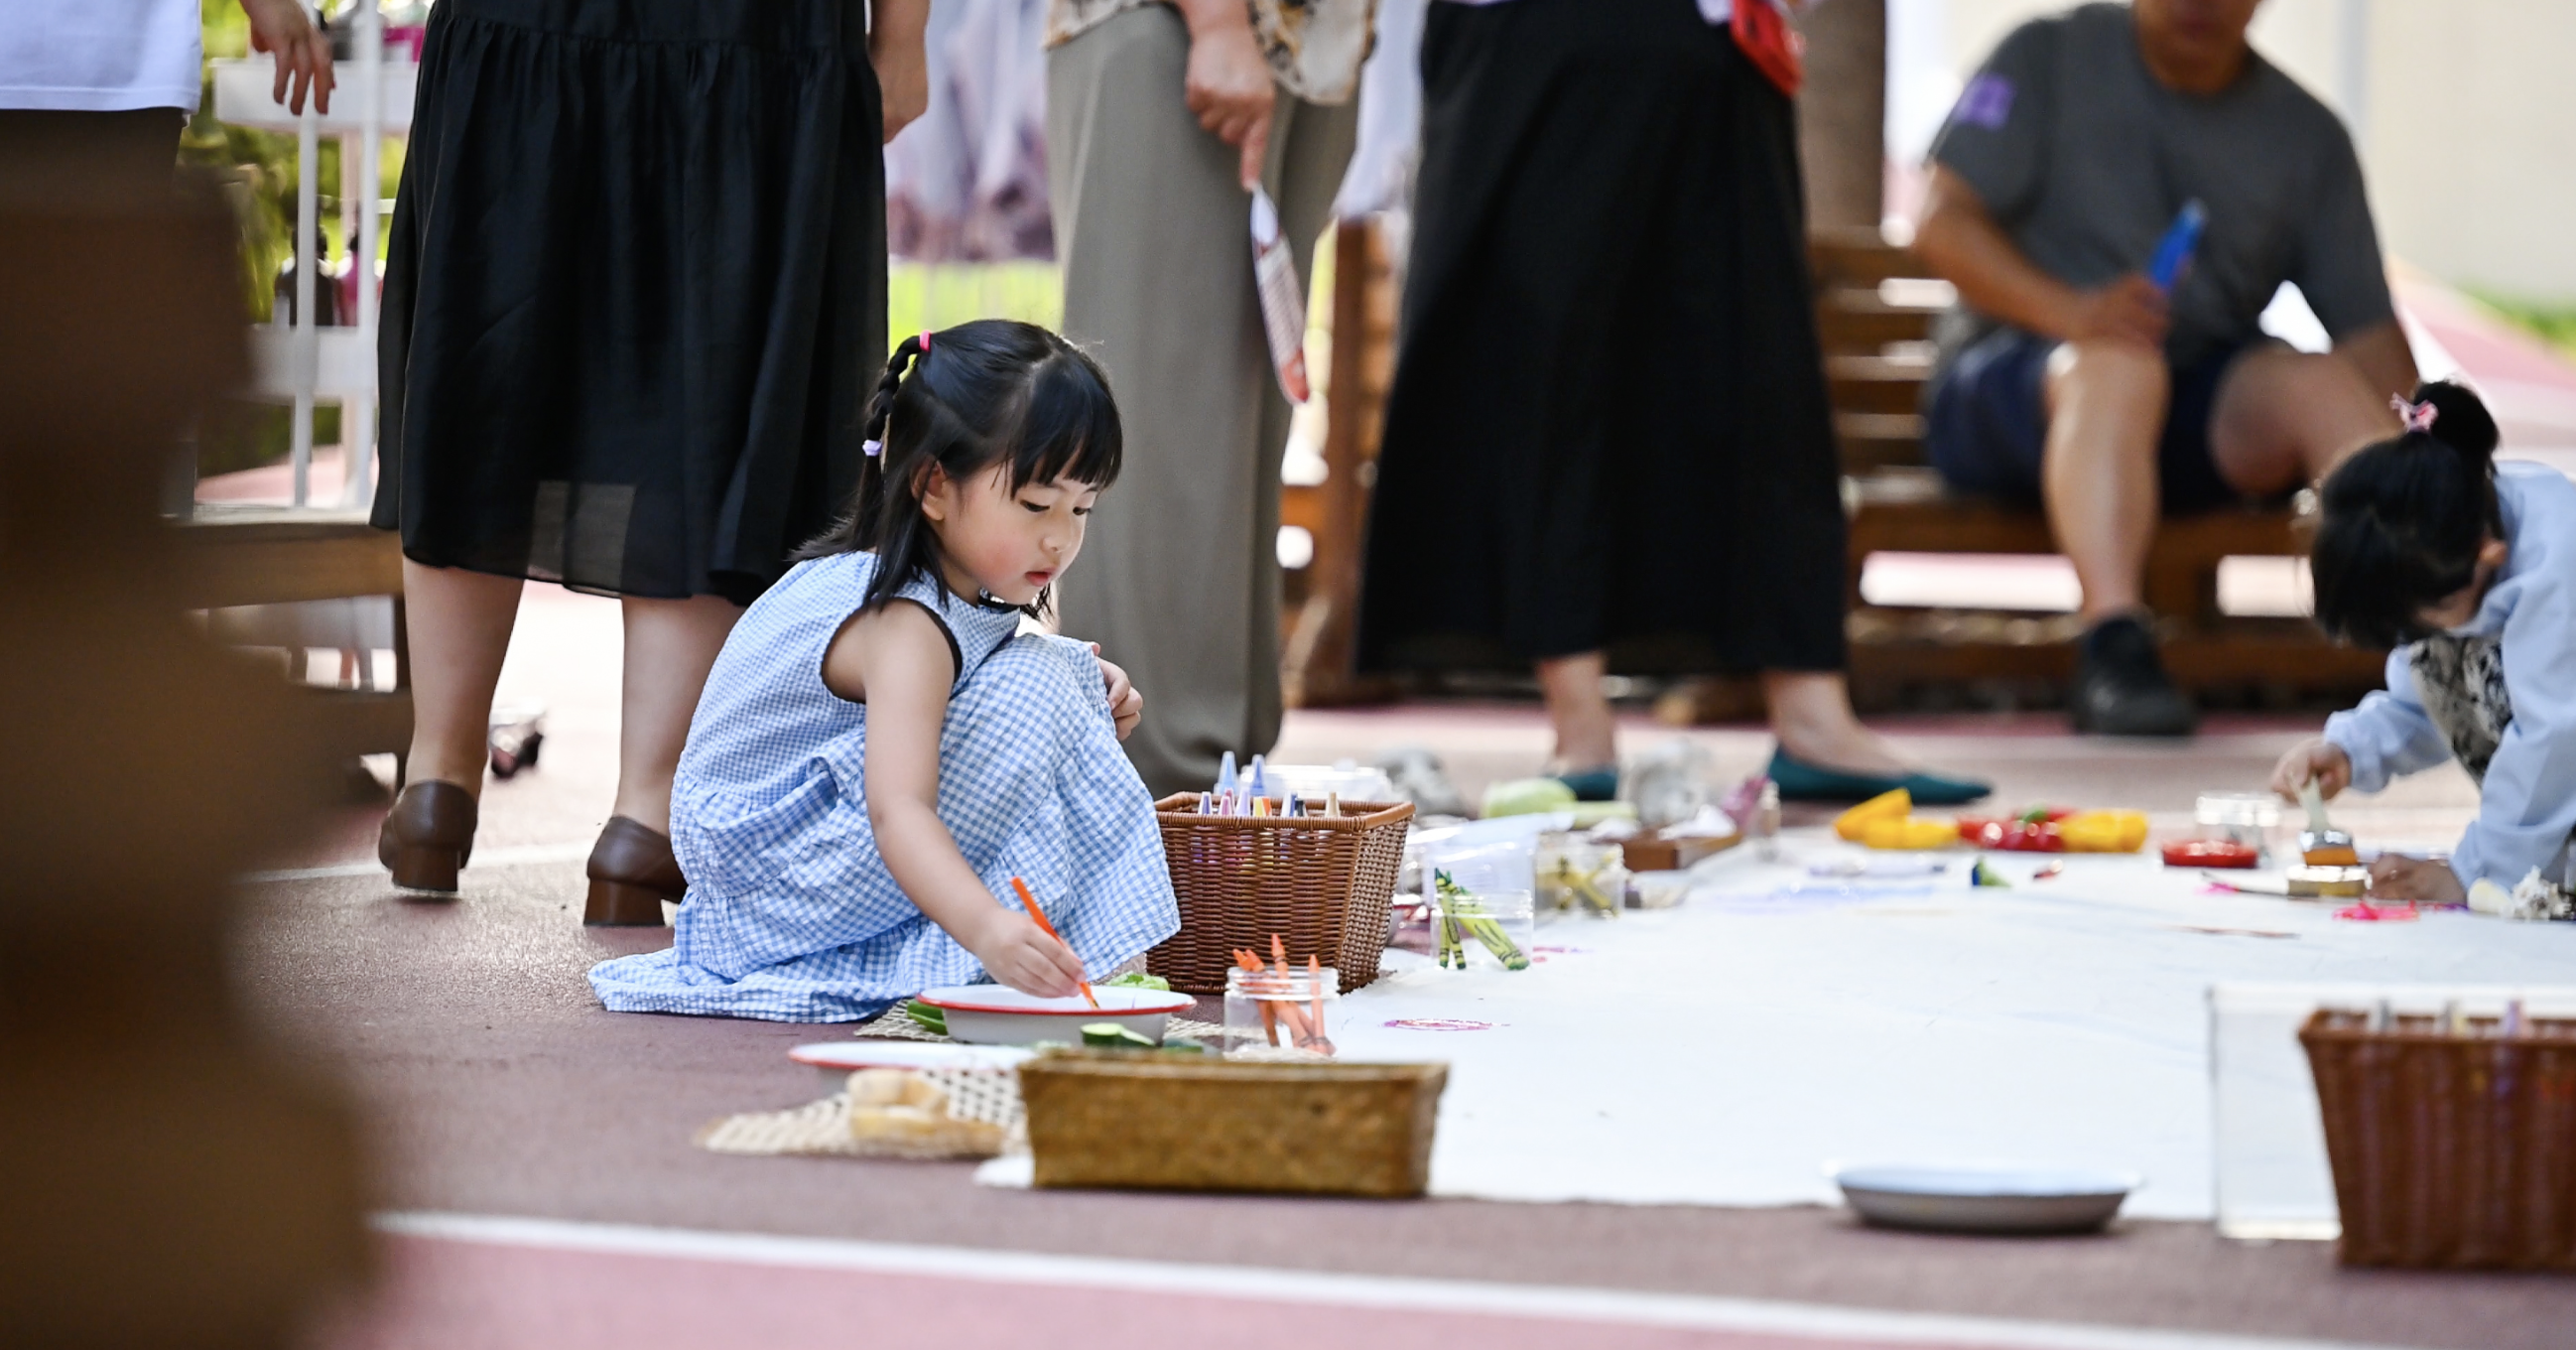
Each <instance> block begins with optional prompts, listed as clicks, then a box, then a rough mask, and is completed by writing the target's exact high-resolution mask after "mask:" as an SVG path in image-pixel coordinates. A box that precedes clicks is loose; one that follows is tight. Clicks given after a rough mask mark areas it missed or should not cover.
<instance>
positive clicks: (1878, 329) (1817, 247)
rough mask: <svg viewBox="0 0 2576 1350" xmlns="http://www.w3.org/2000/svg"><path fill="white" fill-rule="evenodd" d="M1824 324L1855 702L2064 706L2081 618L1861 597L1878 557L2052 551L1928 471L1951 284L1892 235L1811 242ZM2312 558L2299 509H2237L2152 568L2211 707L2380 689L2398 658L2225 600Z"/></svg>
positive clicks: (2035, 519)
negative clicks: (1983, 696)
mask: <svg viewBox="0 0 2576 1350" xmlns="http://www.w3.org/2000/svg"><path fill="white" fill-rule="evenodd" d="M1810 256H1811V259H1812V265H1813V267H1814V273H1815V283H1816V291H1817V321H1818V332H1819V337H1820V340H1821V344H1822V346H1823V348H1824V353H1825V368H1826V376H1827V382H1828V385H1829V387H1830V389H1831V391H1832V397H1833V403H1834V425H1835V432H1836V435H1837V438H1838V439H1839V441H1840V443H1841V452H1842V460H1843V471H1844V475H1845V477H1844V485H1843V492H1844V503H1845V505H1846V507H1847V508H1848V510H1849V515H1850V526H1851V539H1850V558H1851V562H1850V569H1849V572H1850V581H1849V585H1850V595H1849V603H1850V606H1851V611H1850V612H1851V635H1852V639H1853V642H1852V661H1851V674H1852V686H1853V693H1854V697H1855V699H1856V700H1857V701H1859V702H1862V703H1863V704H1865V705H1879V706H1885V705H1888V704H1891V703H1895V702H1900V701H1906V700H1908V699H1909V698H1911V697H1914V696H1918V695H1920V694H1921V692H1922V691H1923V687H1924V686H1930V685H1958V684H1971V685H1974V684H1980V683H1983V684H1987V685H1990V686H1995V687H1996V688H1995V689H1994V690H1993V691H1991V692H1999V693H2003V694H2004V695H2005V696H2006V697H2012V696H2014V695H2015V694H2016V693H2018V694H2019V695H2021V696H2030V695H2034V694H2035V695H2037V696H2038V697H2040V698H2043V699H2046V698H2050V697H2052V696H2057V695H2061V694H2062V690H2063V687H2064V685H2065V683H2066V681H2067V680H2068V678H2069V677H2070V676H2071V675H2072V673H2073V667H2074V651H2073V648H2072V647H2071V646H2070V645H2069V642H2068V639H2070V638H2072V637H2073V636H2074V635H2075V633H2076V631H2077V627H2076V624H2075V623H2074V621H2073V619H2072V617H2071V616H2064V615H2052V616H2038V615H2032V614H2029V613H2026V612H2025V613H2020V614H2008V613H1996V612H1977V611H1968V612H1960V611H1933V610H1921V609H1906V608H1901V607H1895V606H1876V605H1871V604H1869V603H1867V602H1866V601H1865V600H1864V599H1863V598H1862V596H1861V592H1860V580H1861V572H1862V568H1863V566H1864V565H1865V564H1866V563H1867V562H1868V560H1869V558H1870V556H1871V555H1872V554H1877V553H1988V554H1993V553H2003V554H2048V553H2055V552H2056V551H2057V547H2056V541H2055V540H2054V539H2053V538H2052V537H2051V535H2050V532H2049V527H2048V522H2047V520H2046V518H2045V517H2044V516H2042V515H2041V514H2040V513H2039V512H2038V511H2037V510H2036V509H2032V508H2027V507H2022V506H2018V505H2012V504H2006V503H2000V502H1995V501H1990V500H1985V499H1980V498H1974V497H1967V496H1962V495H1960V494H1957V493H1953V492H1951V491H1950V490H1949V489H1948V488H1946V487H1945V486H1944V485H1943V484H1942V483H1941V481H1940V479H1939V478H1938V477H1937V476H1936V475H1934V474H1933V472H1932V471H1931V469H1930V468H1928V467H1927V466H1926V465H1925V464H1924V461H1923V450H1922V436H1923V424H1922V418H1921V416H1920V415H1919V413H1918V412H1917V408H1918V406H1919V402H1920V399H1921V396H1922V389H1923V383H1924V381H1925V379H1926V378H1927V377H1928V376H1929V375H1930V373H1931V358H1932V349H1931V343H1930V337H1931V325H1932V320H1933V319H1934V317H1935V316H1936V315H1937V314H1938V313H1939V312H1940V311H1941V310H1942V309H1943V308H1945V307H1946V305H1947V303H1948V299H1949V296H1948V288H1947V287H1945V286H1943V285H1941V284H1940V283H1938V282H1936V281H1928V280H1926V279H1924V271H1923V268H1922V267H1921V265H1920V264H1919V263H1916V262H1914V261H1913V259H1912V257H1911V256H1910V255H1909V254H1907V253H1905V252H1904V251H1903V250H1900V249H1896V248H1892V247H1890V246H1889V245H1887V244H1886V243H1885V242H1883V241H1882V240H1881V239H1879V237H1878V236H1877V235H1876V234H1875V232H1871V233H1866V234H1856V235H1854V234H1845V235H1836V234H1826V235H1820V236H1818V237H1817V238H1815V239H1813V240H1812V241H1811V250H1810ZM2305 552H2306V545H2305V541H2304V539H2303V537H2302V534H2301V530H2300V528H2299V524H2298V521H2297V518H2296V516H2295V515H2294V513H2293V512H2292V511H2291V510H2289V509H2286V508H2279V507H2258V506H2243V507H2227V508H2222V509H2220V510H2216V511H2211V512H2207V513H2204V514H2200V515H2193V516H2183V517H2176V518H2174V519H2171V520H2167V521H2165V522H2163V524H2162V525H2160V526H2159V527H2158V529H2157V531H2156V537H2155V542H2154V544H2153V546H2152V548H2151V549H2150V551H2149V553H2148V557H2147V567H2146V576H2145V578H2144V588H2143V598H2144V599H2145V601H2146V603H2147V605H2148V607H2149V608H2150V609H2152V610H2154V611H2155V614H2156V617H2157V627H2158V629H2159V632H2160V634H2161V635H2162V636H2163V638H2164V640H2165V662H2166V665H2167V667H2168V668H2169V669H2170V670H2171V671H2172V673H2173V676H2174V678H2175V680H2176V681H2177V682H2178V683H2180V684H2181V685H2182V686H2183V687H2184V688H2185V689H2187V690H2190V691H2192V692H2193V693H2194V694H2196V695H2198V696H2199V697H2200V698H2201V699H2202V700H2203V702H2204V703H2207V702H2212V701H2224V700H2228V699H2236V698H2243V697H2246V696H2248V695H2251V696H2253V697H2256V698H2261V699H2265V700H2267V701H2283V700H2288V699H2296V698H2302V697H2310V698H2313V697H2324V696H2345V695H2350V694H2357V693H2359V692H2361V691H2363V690H2367V689H2370V688H2374V687H2376V686H2377V685H2378V683H2379V680H2380V675H2381V671H2382V668H2383V665H2384V663H2385V659H2386V654H2385V653H2384V652H2375V651H2360V650H2354V649H2351V648H2345V647H2338V646H2335V645H2334V644H2332V643H2330V642H2328V641H2327V640H2326V639H2325V637H2324V635H2323V634H2321V633H2319V632H2318V631H2317V629H2316V627H2315V625H2313V624H2311V623H2309V622H2308V621H2307V620H2305V619H2301V618H2290V617H2252V616H2235V615H2228V614H2225V613H2223V612H2222V611H2221V610H2220V608H2219V603H2218V569H2219V564H2220V562H2221V561H2222V560H2224V559H2227V558H2231V557H2297V556H2302V555H2304V554H2305Z"/></svg>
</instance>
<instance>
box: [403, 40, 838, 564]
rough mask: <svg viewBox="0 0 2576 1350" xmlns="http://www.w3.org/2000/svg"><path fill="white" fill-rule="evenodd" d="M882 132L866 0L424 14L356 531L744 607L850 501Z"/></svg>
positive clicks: (408, 550)
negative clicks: (363, 515) (374, 463)
mask: <svg viewBox="0 0 2576 1350" xmlns="http://www.w3.org/2000/svg"><path fill="white" fill-rule="evenodd" d="M881 126H882V113H881V109H880V106H879V103H878V93H877V84H876V74H875V71H874V69H873V68H872V67H871V66H870V65H869V64H868V59H867V35H866V29H865V8H864V5H863V4H862V3H861V0H444V3H441V4H439V5H438V6H437V7H436V8H435V9H434V10H433V11H432V12H431V17H430V23H429V36H428V42H427V46H426V48H425V49H424V50H423V52H422V58H421V71H420V89H419V98H418V102H417V107H416V114H415V118H414V121H413V124H412V138H411V145H410V152H409V155H408V157H407V158H406V159H405V160H404V163H403V170H402V184H401V190H400V196H399V199H398V200H397V202H396V205H395V207H394V219H393V233H392V245H391V251H390V256H389V257H388V259H387V262H386V268H385V290H384V327H383V337H382V342H381V344H380V347H379V360H380V362H381V372H382V388H383V399H384V408H383V421H382V442H383V455H384V475H383V479H382V481H381V483H380V484H379V486H378V488H377V492H376V503H375V514H374V520H375V523H376V525H377V526H379V527H380V528H384V529H400V530H401V531H402V537H403V552H404V554H405V555H406V556H408V557H410V558H412V559H413V560H415V561H418V562H422V563H427V564H430V565H433V566H441V567H462V568H467V569H471V570H473V571H478V572H490V573H497V574H501V575H508V576H528V577H535V578H538V579H541V580H548V581H561V582H563V583H565V584H566V585H569V586H572V587H575V588H577V589H582V590H590V591H599V592H607V593H612V594H617V595H633V596H646V597H655V598H667V599H677V598H685V597H688V596H692V595H703V594H713V595H721V596H725V597H728V598H730V599H732V600H734V601H736V602H748V601H749V600H750V599H751V598H752V597H754V596H756V595H758V594H759V593H760V591H761V590H762V589H763V588H764V587H766V586H767V585H768V584H769V583H770V582H772V581H774V580H776V579H777V577H778V576H779V574H780V573H781V572H782V571H784V570H785V567H786V558H787V554H788V553H789V551H790V550H792V549H793V548H795V547H796V546H797V545H798V544H800V543H802V542H803V541H804V540H805V539H807V538H808V537H810V536H812V535H814V534H815V533H817V532H819V531H820V530H822V529H823V528H824V527H825V526H826V525H827V524H828V523H829V522H830V520H831V518H832V516H833V515H834V514H835V513H836V512H837V511H838V510H839V509H840V508H841V507H842V506H843V504H844V498H845V497H846V496H847V495H848V493H849V492H850V490H851V487H852V485H853V484H855V483H856V481H857V477H858V464H859V461H860V453H861V452H860V444H861V441H862V439H863V432H862V427H861V417H862V414H863V411H864V401H865V399H866V397H867V395H868V393H869V391H870V390H872V389H873V388H874V387H875V384H876V379H877V374H878V367H879V366H880V365H881V364H882V362H883V360H884V348H885V323H886V319H885V177H884V161H883V159H882V158H881V156H880V152H879V142H880V140H881V139H882V138H881V134H880V127H881Z"/></svg>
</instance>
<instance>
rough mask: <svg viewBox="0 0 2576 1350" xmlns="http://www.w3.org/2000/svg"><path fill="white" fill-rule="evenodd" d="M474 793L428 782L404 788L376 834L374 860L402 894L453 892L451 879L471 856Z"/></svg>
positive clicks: (438, 782)
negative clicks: (382, 865)
mask: <svg viewBox="0 0 2576 1350" xmlns="http://www.w3.org/2000/svg"><path fill="white" fill-rule="evenodd" d="M475 816H476V808H475V805H474V794H473V793H471V792H468V791H466V790H465V789H463V788H461V787H458V786H457V785H456V784H454V783H442V782H440V781H438V780H437V779H434V778H433V779H428V780H426V781H423V782H418V783H414V784H412V785H410V786H409V787H406V788H404V789H403V790H402V795H401V796H399V797H396V798H395V799H394V807H393V809H392V810H390V811H387V812H386V813H385V823H384V826H383V827H382V828H381V829H379V830H377V832H376V860H377V861H379V862H381V863H383V864H384V865H385V869H386V870H387V871H390V872H392V873H393V874H394V884H395V885H397V886H400V887H402V888H403V889H404V890H407V891H436V892H438V893H440V894H443V895H453V894H455V893H456V874H457V873H458V872H460V871H462V870H464V867H465V860H466V859H467V858H470V857H472V856H473V855H474V822H475Z"/></svg>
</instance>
